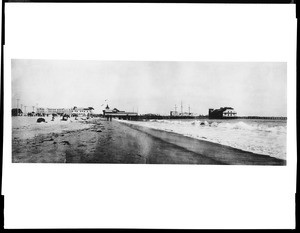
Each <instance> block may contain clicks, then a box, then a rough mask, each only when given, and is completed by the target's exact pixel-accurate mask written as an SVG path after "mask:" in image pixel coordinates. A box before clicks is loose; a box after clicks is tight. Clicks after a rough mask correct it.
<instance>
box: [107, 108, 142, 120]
mask: <svg viewBox="0 0 300 233" xmlns="http://www.w3.org/2000/svg"><path fill="white" fill-rule="evenodd" d="M103 116H104V117H106V118H107V119H108V118H110V119H111V118H113V117H114V118H115V117H116V118H119V119H126V120H131V119H132V118H136V117H137V116H138V113H137V112H126V111H121V110H119V109H117V108H114V109H110V108H109V106H108V105H107V106H106V108H105V109H104V110H103Z"/></svg>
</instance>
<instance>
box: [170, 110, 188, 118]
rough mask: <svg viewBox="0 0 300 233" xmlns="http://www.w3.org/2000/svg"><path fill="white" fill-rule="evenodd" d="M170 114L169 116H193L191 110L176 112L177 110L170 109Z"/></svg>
mask: <svg viewBox="0 0 300 233" xmlns="http://www.w3.org/2000/svg"><path fill="white" fill-rule="evenodd" d="M170 116H171V117H189V116H193V113H191V112H183V113H181V112H178V111H170Z"/></svg>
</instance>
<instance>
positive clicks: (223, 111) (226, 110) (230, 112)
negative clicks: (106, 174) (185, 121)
mask: <svg viewBox="0 0 300 233" xmlns="http://www.w3.org/2000/svg"><path fill="white" fill-rule="evenodd" d="M208 117H209V118H211V119H227V118H228V119H232V118H237V113H236V111H234V108H232V107H221V108H219V109H213V108H210V109H209V110H208Z"/></svg>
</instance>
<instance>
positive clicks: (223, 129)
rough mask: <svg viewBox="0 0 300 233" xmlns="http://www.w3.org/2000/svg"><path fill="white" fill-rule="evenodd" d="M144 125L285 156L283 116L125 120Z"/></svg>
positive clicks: (271, 154)
mask: <svg viewBox="0 0 300 233" xmlns="http://www.w3.org/2000/svg"><path fill="white" fill-rule="evenodd" d="M127 122H128V123H131V124H136V125H140V126H144V127H149V128H153V129H158V130H164V131H169V132H174V133H178V134H182V135H184V136H188V137H192V138H196V139H200V140H206V141H210V142H214V143H218V144H222V145H226V146H230V147H233V148H237V149H241V150H244V151H249V152H253V153H256V154H263V155H269V156H271V157H275V158H279V159H286V134H287V121H286V120H265V119H230V120H210V119H206V120H204V119H203V120H202V119H201V120H198V119H197V120H195V119H182V120H181V119H179V120H178V119H176V120H149V121H127Z"/></svg>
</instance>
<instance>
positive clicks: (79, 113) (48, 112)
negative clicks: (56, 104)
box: [36, 107, 94, 116]
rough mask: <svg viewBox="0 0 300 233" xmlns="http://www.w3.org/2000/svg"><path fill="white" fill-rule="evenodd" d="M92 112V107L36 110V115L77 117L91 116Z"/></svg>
mask: <svg viewBox="0 0 300 233" xmlns="http://www.w3.org/2000/svg"><path fill="white" fill-rule="evenodd" d="M93 110H94V108H93V107H88V108H77V107H73V108H37V111H36V114H37V115H52V114H59V115H63V114H67V115H72V114H76V115H77V116H88V115H90V114H92V111H93Z"/></svg>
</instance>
